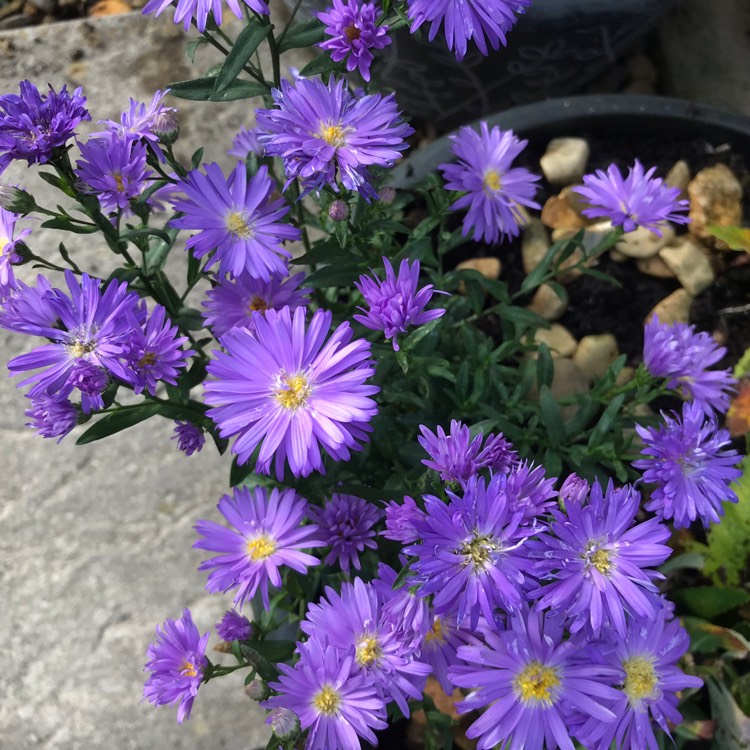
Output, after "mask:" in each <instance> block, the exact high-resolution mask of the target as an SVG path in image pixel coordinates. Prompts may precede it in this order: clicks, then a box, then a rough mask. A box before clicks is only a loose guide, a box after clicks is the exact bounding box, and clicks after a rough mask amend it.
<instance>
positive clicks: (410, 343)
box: [401, 318, 441, 352]
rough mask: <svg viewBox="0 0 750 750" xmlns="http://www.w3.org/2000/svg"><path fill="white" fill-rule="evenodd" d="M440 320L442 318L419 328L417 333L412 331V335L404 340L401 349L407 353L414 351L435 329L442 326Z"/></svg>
mask: <svg viewBox="0 0 750 750" xmlns="http://www.w3.org/2000/svg"><path fill="white" fill-rule="evenodd" d="M440 320H441V319H440V318H437V320H431V321H430V322H429V323H425V324H424V325H423V326H419V328H417V330H416V331H412V333H410V334H409V335H408V336H407V337H406V338H405V339H404V340H403V342H402V344H401V348H402V349H403V350H404V351H406V352H411V351H414V349H415V348H416V346H417V344H418V343H419V342H420V341H421V340H422V339H423V338H425V337H426V336H429V335H430V334H431V333H432V332H433V330H435V327H436V326H438V325H439V324H440Z"/></svg>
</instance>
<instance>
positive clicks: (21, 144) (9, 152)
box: [0, 81, 91, 173]
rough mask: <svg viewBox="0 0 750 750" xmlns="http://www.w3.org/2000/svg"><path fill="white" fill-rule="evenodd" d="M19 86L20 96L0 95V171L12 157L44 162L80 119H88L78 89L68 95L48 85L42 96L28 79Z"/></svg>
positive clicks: (73, 131) (83, 100)
mask: <svg viewBox="0 0 750 750" xmlns="http://www.w3.org/2000/svg"><path fill="white" fill-rule="evenodd" d="M19 87H20V90H21V93H20V95H18V94H5V95H3V96H0V173H2V172H4V171H5V168H6V167H7V166H8V164H10V163H11V162H12V161H13V159H25V160H26V161H27V162H28V164H45V163H46V162H48V161H49V160H50V158H51V157H52V155H53V153H54V151H55V149H58V148H62V147H63V146H64V145H65V144H66V143H67V142H68V140H69V139H70V138H72V137H73V135H74V134H75V129H76V128H77V127H78V125H79V124H80V123H81V122H82V121H84V120H90V119H91V115H90V114H89V113H88V110H87V109H86V97H85V96H83V89H81V88H77V89H76V90H75V91H74V92H73V93H72V94H69V93H68V90H67V88H66V87H65V86H63V87H62V88H61V89H60V91H59V92H57V91H55V90H54V89H53V88H52V86H50V87H49V93H48V94H47V95H46V96H42V94H41V93H40V92H39V89H38V88H37V87H36V86H34V84H33V83H31V81H21V83H20V84H19Z"/></svg>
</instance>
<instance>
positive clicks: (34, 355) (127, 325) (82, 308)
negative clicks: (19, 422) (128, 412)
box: [6, 271, 143, 396]
mask: <svg viewBox="0 0 750 750" xmlns="http://www.w3.org/2000/svg"><path fill="white" fill-rule="evenodd" d="M65 280H66V281H67V283H68V289H69V290H70V297H67V296H66V295H65V294H64V293H63V292H61V291H59V290H57V289H49V290H48V291H46V292H45V293H44V294H43V295H42V296H41V297H40V298H39V299H38V300H37V302H41V305H38V306H41V307H42V308H43V309H40V310H38V311H37V312H38V313H39V317H40V318H41V316H42V314H47V310H48V309H49V310H51V312H52V314H53V315H54V320H55V321H56V322H55V323H53V324H52V325H49V326H45V325H36V324H35V325H33V326H32V327H31V328H32V330H27V331H23V330H22V332H29V333H32V332H33V333H35V334H36V335H38V336H43V337H44V338H46V339H49V343H47V344H44V345H42V346H38V347H37V348H36V349H34V350H33V351H31V352H29V353H28V354H20V355H19V356H17V357H14V358H13V359H12V360H10V362H8V369H9V370H10V371H11V372H13V373H17V372H23V371H26V370H38V372H35V373H34V374H33V375H31V376H30V377H28V378H26V380H23V381H21V383H20V385H27V384H29V383H31V384H33V386H32V388H31V391H30V393H31V395H32V396H36V395H38V394H39V393H42V392H44V391H46V392H47V393H54V392H55V391H59V390H60V389H62V388H63V387H64V386H65V385H66V384H67V382H68V379H69V378H70V375H71V373H72V372H73V370H74V368H75V366H76V365H77V364H78V363H79V362H81V361H84V362H88V363H90V364H93V365H96V366H97V367H101V368H104V369H105V370H107V371H108V372H110V373H111V374H112V375H114V376H115V377H117V378H120V379H121V380H123V381H125V382H129V381H130V378H131V376H130V373H129V371H128V370H127V369H126V367H125V366H124V365H123V364H122V362H121V361H120V358H121V356H122V355H123V353H124V351H125V344H126V340H127V338H128V336H129V335H130V332H131V328H132V325H133V322H132V321H133V320H135V321H136V322H140V321H141V320H142V319H143V314H142V313H141V312H140V307H139V305H138V295H136V294H134V293H132V292H129V291H128V287H127V284H125V283H122V284H120V283H119V282H118V281H117V280H116V279H113V280H112V281H110V282H109V284H107V287H106V288H105V289H104V291H103V292H102V290H101V288H100V287H101V282H100V281H99V279H92V278H91V277H90V276H88V275H87V274H83V275H82V276H81V280H80V283H79V281H78V280H77V279H76V277H75V275H74V274H73V273H72V272H71V271H66V272H65ZM23 299H24V300H25V302H26V303H31V302H33V301H34V295H33V294H29V293H24V295H23ZM6 322H10V321H7V319H6ZM8 327H11V326H8Z"/></svg>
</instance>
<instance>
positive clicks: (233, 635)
mask: <svg viewBox="0 0 750 750" xmlns="http://www.w3.org/2000/svg"><path fill="white" fill-rule="evenodd" d="M216 632H217V633H218V635H219V638H221V640H222V641H247V640H250V638H252V637H253V624H252V623H251V622H250V620H248V619H247V617H245V615H241V614H240V613H239V612H236V611H235V610H233V609H228V610H227V611H226V612H225V613H224V617H222V618H221V621H220V622H217V623H216Z"/></svg>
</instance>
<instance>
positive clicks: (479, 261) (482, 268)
mask: <svg viewBox="0 0 750 750" xmlns="http://www.w3.org/2000/svg"><path fill="white" fill-rule="evenodd" d="M502 268H503V266H502V263H501V262H500V259H499V258H469V259H468V260H462V261H461V262H460V263H459V264H458V265H457V266H456V270H457V271H461V270H470V271H479V273H481V274H482V276H484V278H485V279H499V278H500V272H501V271H502Z"/></svg>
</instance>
